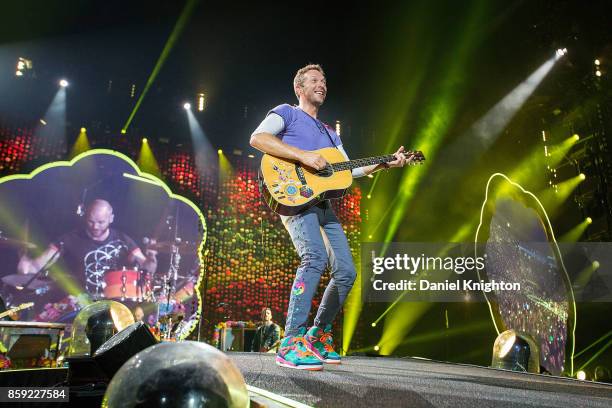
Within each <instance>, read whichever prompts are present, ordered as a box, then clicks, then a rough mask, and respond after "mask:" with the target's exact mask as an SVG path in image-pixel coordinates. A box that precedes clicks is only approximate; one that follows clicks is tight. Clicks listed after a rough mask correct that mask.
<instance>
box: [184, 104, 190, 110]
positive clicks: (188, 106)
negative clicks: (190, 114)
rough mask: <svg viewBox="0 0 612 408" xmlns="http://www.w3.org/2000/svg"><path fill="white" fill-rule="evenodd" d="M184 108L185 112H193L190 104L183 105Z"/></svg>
mask: <svg viewBox="0 0 612 408" xmlns="http://www.w3.org/2000/svg"><path fill="white" fill-rule="evenodd" d="M183 108H184V109H185V110H191V104H190V103H189V102H185V104H184V105H183Z"/></svg>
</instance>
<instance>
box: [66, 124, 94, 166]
mask: <svg viewBox="0 0 612 408" xmlns="http://www.w3.org/2000/svg"><path fill="white" fill-rule="evenodd" d="M89 149H91V146H90V145H89V140H88V139H87V129H85V128H81V131H80V133H79V136H77V140H76V142H74V145H73V146H72V150H70V158H71V159H72V158H73V157H75V156H78V155H79V154H81V153H83V152H86V151H88V150H89Z"/></svg>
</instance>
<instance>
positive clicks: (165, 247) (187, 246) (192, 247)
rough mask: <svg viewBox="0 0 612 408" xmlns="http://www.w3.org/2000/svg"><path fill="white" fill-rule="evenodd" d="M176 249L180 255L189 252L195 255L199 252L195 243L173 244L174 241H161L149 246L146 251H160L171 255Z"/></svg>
mask: <svg viewBox="0 0 612 408" xmlns="http://www.w3.org/2000/svg"><path fill="white" fill-rule="evenodd" d="M174 247H176V248H177V249H178V251H179V253H180V254H185V253H187V252H193V253H195V252H196V251H197V250H198V246H197V245H196V243H194V242H189V241H185V242H179V243H176V242H172V241H160V242H156V243H154V244H148V245H147V246H146V249H152V250H154V251H159V252H162V253H171V252H172V250H173V248H174Z"/></svg>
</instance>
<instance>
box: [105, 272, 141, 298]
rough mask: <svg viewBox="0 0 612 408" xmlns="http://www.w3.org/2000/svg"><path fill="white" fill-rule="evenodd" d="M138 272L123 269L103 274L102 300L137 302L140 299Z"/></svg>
mask: <svg viewBox="0 0 612 408" xmlns="http://www.w3.org/2000/svg"><path fill="white" fill-rule="evenodd" d="M139 275H140V272H139V271H137V270H133V269H126V268H123V269H121V270H116V271H106V273H105V274H104V283H106V285H105V286H104V298H105V299H116V300H126V299H131V300H134V301H136V300H138V299H139V298H142V293H140V292H141V291H140V290H139V285H138V280H139Z"/></svg>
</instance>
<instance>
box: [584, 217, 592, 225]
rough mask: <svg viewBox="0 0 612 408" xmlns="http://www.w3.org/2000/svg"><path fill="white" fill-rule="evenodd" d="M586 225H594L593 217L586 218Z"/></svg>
mask: <svg viewBox="0 0 612 408" xmlns="http://www.w3.org/2000/svg"><path fill="white" fill-rule="evenodd" d="M585 221H586V223H587V224H592V223H593V219H592V218H591V217H586V220H585Z"/></svg>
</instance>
